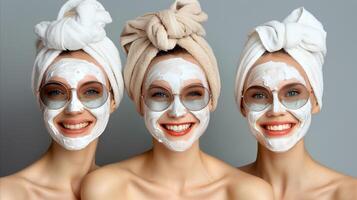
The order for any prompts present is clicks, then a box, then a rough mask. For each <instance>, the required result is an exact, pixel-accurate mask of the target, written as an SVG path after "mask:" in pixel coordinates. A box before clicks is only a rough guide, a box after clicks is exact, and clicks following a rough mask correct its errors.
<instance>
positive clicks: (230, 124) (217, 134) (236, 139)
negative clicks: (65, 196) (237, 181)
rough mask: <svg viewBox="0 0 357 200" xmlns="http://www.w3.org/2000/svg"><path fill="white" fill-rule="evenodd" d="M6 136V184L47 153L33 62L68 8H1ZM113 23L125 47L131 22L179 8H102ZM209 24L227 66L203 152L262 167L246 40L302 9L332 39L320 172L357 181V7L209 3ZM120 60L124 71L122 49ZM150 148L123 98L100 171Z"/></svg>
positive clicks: (9, 0)
mask: <svg viewBox="0 0 357 200" xmlns="http://www.w3.org/2000/svg"><path fill="white" fill-rule="evenodd" d="M0 1H1V5H0V9H1V10H0V44H1V48H0V56H1V57H0V66H1V69H0V70H1V72H0V74H1V83H0V86H1V91H0V96H1V97H0V106H1V112H0V113H1V124H0V126H1V134H0V156H1V157H0V162H1V163H0V176H5V175H9V174H12V173H14V172H16V171H18V170H20V169H23V168H24V167H26V166H27V165H29V164H30V163H32V162H34V161H35V160H37V159H38V158H39V157H40V156H41V155H42V154H43V153H44V152H45V151H46V150H47V148H48V146H49V144H50V141H51V139H50V136H49V134H48V133H47V131H46V129H45V126H44V122H43V120H42V114H41V112H40V110H39V106H38V104H37V102H36V99H35V97H34V96H33V94H32V90H31V84H30V83H31V71H32V65H33V62H34V59H35V40H36V36H35V34H34V31H33V27H34V25H35V24H37V23H39V22H41V21H43V20H50V21H52V20H54V19H56V17H57V13H58V11H59V9H60V7H61V6H62V5H63V3H64V2H65V1H64V0H50V1H48V0H47V1H44V0H26V1H22V0H21V1H20V0H0ZM100 2H101V3H102V4H103V5H104V7H105V8H106V9H107V10H108V11H109V12H110V14H111V16H112V18H113V22H112V23H111V24H109V25H107V27H106V31H107V35H108V36H109V38H111V39H112V40H113V41H114V43H115V44H116V45H117V47H118V48H119V47H120V46H119V35H120V33H121V30H122V28H123V26H124V24H125V22H126V21H127V20H129V19H133V18H135V17H137V16H139V15H142V14H144V13H146V12H151V11H157V10H161V9H165V8H168V7H169V6H170V5H171V3H172V2H173V1H171V0H150V1H148V0H101V1H100ZM200 3H201V6H202V8H203V10H204V11H205V12H206V13H207V14H208V16H209V19H208V21H207V22H205V23H204V26H205V28H206V32H207V40H208V42H209V43H210V45H211V46H212V48H213V50H214V52H215V55H216V57H217V60H218V63H219V70H220V74H221V80H222V93H221V96H220V99H219V104H218V108H217V110H216V111H215V112H214V113H212V115H211V120H210V125H209V127H208V129H207V131H206V133H205V134H204V135H203V136H202V137H201V140H200V144H201V147H202V149H203V150H204V151H205V152H207V153H209V154H211V155H214V156H216V157H218V158H220V159H222V160H224V161H226V162H228V163H230V164H232V165H234V166H241V165H244V164H247V163H249V162H252V161H254V160H255V156H256V141H255V139H254V137H253V136H252V135H251V134H250V132H249V129H248V124H247V121H246V119H245V118H243V117H242V116H241V114H240V113H239V110H238V109H237V107H236V104H235V101H234V80H235V73H236V68H237V63H238V61H239V56H240V53H241V50H242V48H243V45H244V42H245V41H246V39H247V34H248V33H249V32H250V31H251V30H252V28H254V27H255V26H256V25H259V24H262V23H264V22H266V21H269V20H279V21H281V20H282V19H283V18H285V17H286V16H287V15H288V14H289V13H290V12H291V11H292V10H293V9H295V8H298V7H300V6H304V7H305V8H306V9H307V10H309V11H310V12H312V13H313V14H314V15H315V16H316V17H317V18H318V19H319V20H320V21H321V22H322V23H323V25H324V28H325V30H326V31H327V50H328V53H327V57H326V60H325V65H324V67H323V72H324V97H323V103H324V105H323V108H322V112H321V113H319V114H317V115H315V116H313V119H312V125H311V127H310V130H309V132H308V133H307V135H306V137H305V141H306V142H305V143H306V146H307V149H308V151H309V152H310V153H311V154H312V156H313V158H315V159H316V160H317V161H319V162H320V163H322V164H324V165H326V166H329V167H330V168H332V169H335V170H337V171H339V172H342V173H345V174H348V175H351V176H354V177H356V176H357V156H356V153H357V131H356V128H355V125H356V119H357V118H356V111H357V105H356V102H357V100H356V99H357V92H356V86H357V84H356V81H357V78H356V75H357V64H356V63H357V61H356V53H357V51H356V45H357V39H356V38H357V22H356V20H357V12H356V8H357V1H355V0H346V1H326V0H314V1H311V0H299V1H298V0H289V1H286V0H274V1H263V0H245V1H237V0H229V1H228V0H221V1H217V0H201V2H200ZM119 50H120V54H121V55H120V56H121V59H122V63H125V60H126V59H125V56H124V54H123V51H122V49H119ZM151 144H152V141H151V136H150V134H149V132H148V131H147V130H146V128H145V125H144V121H143V119H142V118H141V117H140V116H139V114H138V113H137V112H136V111H135V108H134V104H133V103H132V102H131V101H130V99H129V98H128V97H127V94H125V97H124V99H123V101H122V102H121V104H120V106H119V109H118V110H116V112H114V113H113V114H112V115H111V118H110V121H109V123H108V126H107V129H106V131H105V132H104V133H103V134H102V136H101V137H100V142H99V146H98V150H97V156H96V157H97V164H99V165H104V164H108V163H112V162H117V161H120V160H123V159H127V158H129V157H131V156H134V155H137V154H139V153H141V152H144V151H146V150H148V149H149V148H150V147H151Z"/></svg>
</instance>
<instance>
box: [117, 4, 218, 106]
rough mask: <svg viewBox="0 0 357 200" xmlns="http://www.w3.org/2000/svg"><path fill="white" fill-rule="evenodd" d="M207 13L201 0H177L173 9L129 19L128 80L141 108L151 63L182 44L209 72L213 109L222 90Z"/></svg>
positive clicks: (125, 42)
mask: <svg viewBox="0 0 357 200" xmlns="http://www.w3.org/2000/svg"><path fill="white" fill-rule="evenodd" d="M206 20H207V15H206V14H205V13H204V12H203V11H202V10H201V7H200V4H199V3H198V1H197V0H176V1H175V3H174V4H173V5H172V6H171V7H170V9H167V10H162V11H159V12H155V13H148V14H145V15H143V16H141V17H138V18H136V19H134V20H130V21H128V22H127V24H126V26H125V28H124V30H123V32H122V34H121V38H120V41H121V45H122V47H123V49H124V51H125V52H126V53H127V56H128V58H127V62H126V65H125V68H124V82H125V87H126V90H127V91H128V94H129V96H130V98H131V99H133V101H134V102H135V104H136V107H137V110H138V111H139V112H140V113H142V112H141V110H140V100H141V98H140V96H141V86H142V83H143V79H144V76H145V72H146V71H147V69H148V66H149V64H150V63H151V61H152V60H153V59H154V58H155V56H156V55H157V53H158V52H159V51H168V50H171V49H174V48H175V47H176V46H179V47H181V48H183V49H185V50H186V51H187V52H188V53H190V54H191V55H192V56H193V57H194V58H195V59H196V60H197V61H198V62H199V63H200V65H201V67H202V69H203V70H204V72H205V73H206V76H207V80H208V84H209V86H210V90H211V93H212V107H213V110H214V109H215V107H216V105H217V99H218V97H219V93H220V78H219V71H218V67H217V61H216V58H215V56H214V54H213V51H212V49H211V47H210V46H209V44H208V43H207V42H206V40H205V39H204V38H203V37H204V36H205V30H204V28H203V26H202V25H201V23H202V22H204V21H206Z"/></svg>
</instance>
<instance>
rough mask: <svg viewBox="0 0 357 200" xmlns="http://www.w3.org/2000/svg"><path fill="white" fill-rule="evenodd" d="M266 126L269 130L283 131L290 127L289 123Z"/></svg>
mask: <svg viewBox="0 0 357 200" xmlns="http://www.w3.org/2000/svg"><path fill="white" fill-rule="evenodd" d="M266 128H267V129H268V130H270V131H283V130H286V129H289V128H291V124H280V125H268V126H266Z"/></svg>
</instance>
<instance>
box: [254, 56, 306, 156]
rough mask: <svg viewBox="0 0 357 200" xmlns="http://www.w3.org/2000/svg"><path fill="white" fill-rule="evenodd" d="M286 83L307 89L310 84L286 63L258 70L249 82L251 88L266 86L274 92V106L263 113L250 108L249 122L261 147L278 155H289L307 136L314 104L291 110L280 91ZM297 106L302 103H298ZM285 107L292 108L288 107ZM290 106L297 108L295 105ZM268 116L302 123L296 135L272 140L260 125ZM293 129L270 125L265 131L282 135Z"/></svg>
mask: <svg viewBox="0 0 357 200" xmlns="http://www.w3.org/2000/svg"><path fill="white" fill-rule="evenodd" d="M286 82H294V83H298V84H301V85H304V86H305V87H306V82H305V80H304V78H303V77H302V76H301V75H300V73H299V72H298V70H297V69H295V68H294V67H293V66H289V65H287V64H286V63H283V62H273V61H270V62H266V63H263V64H260V65H258V66H255V67H254V68H253V69H252V71H251V73H250V75H249V77H248V79H247V88H250V87H252V86H263V87H265V88H268V89H269V90H270V91H272V99H273V101H272V103H271V104H270V105H269V106H267V107H266V108H264V109H263V110H260V109H259V107H255V108H254V107H250V108H251V109H249V108H248V110H247V111H248V114H247V119H248V122H249V127H250V129H251V132H252V134H253V135H254V136H255V137H256V139H257V140H258V141H259V142H260V144H262V145H264V146H265V147H266V148H268V149H269V150H271V151H274V152H285V151H288V150H289V149H291V148H292V147H293V146H294V145H295V144H296V143H297V142H298V141H300V139H301V138H303V137H304V136H305V134H306V133H307V130H308V129H309V126H310V123H311V102H310V100H308V101H307V102H306V103H305V104H301V105H303V106H301V107H299V108H298V109H288V108H286V106H284V105H283V104H282V102H281V101H280V100H279V98H278V91H279V89H280V86H281V85H282V84H284V83H286ZM297 103H299V102H298V101H297ZM285 105H289V104H286V103H285ZM290 106H291V107H293V106H294V105H290ZM260 108H261V107H260ZM267 112H275V113H278V112H282V113H284V112H288V113H290V114H291V115H292V116H294V117H295V118H296V119H297V120H298V123H297V124H295V125H294V127H293V128H292V129H291V131H292V132H289V133H288V134H286V135H281V136H277V137H271V136H268V135H266V134H265V133H264V130H263V127H261V125H259V124H258V123H257V121H258V120H259V119H260V118H261V117H262V116H263V115H265V114H266V113H267ZM290 126H291V125H290V124H280V125H269V126H266V127H265V128H267V129H269V130H271V131H282V130H284V129H288V128H291V127H290Z"/></svg>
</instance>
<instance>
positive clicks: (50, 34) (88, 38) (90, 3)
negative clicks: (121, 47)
mask: <svg viewBox="0 0 357 200" xmlns="http://www.w3.org/2000/svg"><path fill="white" fill-rule="evenodd" d="M111 22H112V19H111V17H110V14H109V13H108V12H107V11H106V10H105V9H104V7H103V6H102V4H100V3H99V2H98V1H96V0H69V1H67V2H66V3H65V4H64V5H63V6H62V8H61V10H60V12H59V14H58V17H57V20H55V21H52V22H49V21H44V22H41V23H39V24H37V25H36V26H35V32H36V34H37V36H38V37H39V41H40V45H39V46H38V53H37V56H36V60H35V63H34V68H33V73H32V88H33V91H34V93H35V95H36V94H37V91H38V89H39V87H40V85H41V81H42V78H43V75H44V73H45V72H46V69H47V68H48V67H49V65H50V64H51V63H52V62H53V60H54V59H55V58H56V57H57V56H58V55H59V54H60V53H61V52H62V51H67V50H69V51H76V50H83V51H85V52H86V53H88V54H89V55H90V56H92V57H93V58H94V59H95V60H96V61H97V62H98V63H99V64H100V65H101V66H102V67H103V68H104V71H105V73H106V74H107V76H108V79H109V82H110V84H111V87H112V90H113V95H114V100H115V106H116V107H118V105H119V103H120V101H121V99H122V97H123V90H124V84H123V78H122V74H121V62H120V57H119V52H118V49H117V48H116V47H115V45H114V44H113V42H112V41H111V40H110V39H109V38H108V37H107V36H106V32H105V30H104V27H105V25H106V24H108V23H111Z"/></svg>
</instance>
